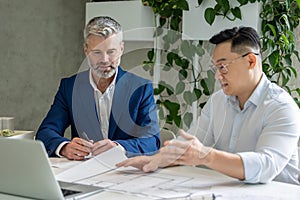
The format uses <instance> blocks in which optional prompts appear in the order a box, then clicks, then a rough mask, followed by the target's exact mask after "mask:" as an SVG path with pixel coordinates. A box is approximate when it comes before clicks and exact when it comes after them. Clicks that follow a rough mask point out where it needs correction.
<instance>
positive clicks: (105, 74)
mask: <svg viewBox="0 0 300 200" xmlns="http://www.w3.org/2000/svg"><path fill="white" fill-rule="evenodd" d="M95 72H96V75H97V76H98V77H99V78H111V77H112V76H113V75H114V74H115V73H116V69H114V68H113V69H111V70H110V71H109V72H99V71H97V70H96V71H95Z"/></svg>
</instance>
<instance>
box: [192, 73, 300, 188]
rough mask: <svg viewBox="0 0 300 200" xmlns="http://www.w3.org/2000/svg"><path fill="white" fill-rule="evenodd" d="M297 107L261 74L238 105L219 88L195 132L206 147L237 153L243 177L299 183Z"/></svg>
mask: <svg viewBox="0 0 300 200" xmlns="http://www.w3.org/2000/svg"><path fill="white" fill-rule="evenodd" d="M299 119H300V111H299V108H298V106H297V105H296V103H295V102H294V100H293V99H292V98H291V96H290V95H289V94H288V93H287V92H286V91H284V90H283V89H282V88H280V87H279V86H277V85H275V84H273V83H271V82H270V81H269V80H268V79H267V78H266V76H265V74H264V75H263V77H262V79H261V81H260V83H259V85H258V86H257V87H256V89H255V90H254V92H253V93H252V95H251V96H250V98H249V99H248V100H247V102H246V103H245V106H244V109H243V110H241V109H240V107H239V102H238V100H237V97H235V96H227V95H225V94H224V93H223V90H220V91H218V92H216V93H215V94H213V95H212V96H211V98H210V99H209V101H208V102H207V104H206V105H205V107H204V108H203V109H202V112H201V116H200V119H199V121H198V126H197V137H198V138H199V140H200V141H201V142H203V144H204V145H206V146H211V147H214V148H216V149H219V150H223V151H227V152H231V153H237V154H239V155H240V156H241V158H242V160H243V164H244V170H245V177H246V178H245V182H249V183H259V182H260V183H265V182H268V181H271V180H273V179H274V180H276V181H281V182H287V183H293V184H299V181H298V173H299V172H300V171H299V169H298V152H297V142H298V139H299V135H300V123H299Z"/></svg>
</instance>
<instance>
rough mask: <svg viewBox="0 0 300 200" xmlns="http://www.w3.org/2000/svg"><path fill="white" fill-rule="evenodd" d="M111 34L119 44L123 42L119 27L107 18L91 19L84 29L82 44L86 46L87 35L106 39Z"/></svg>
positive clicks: (115, 22) (114, 21)
mask: <svg viewBox="0 0 300 200" xmlns="http://www.w3.org/2000/svg"><path fill="white" fill-rule="evenodd" d="M113 34H117V35H118V37H119V39H120V42H122V40H123V33H122V27H121V25H120V24H119V23H118V22H117V21H116V20H114V19H112V18H110V17H108V16H99V17H94V18H93V19H91V20H90V21H89V22H88V23H87V25H86V26H85V28H84V33H83V37H84V42H85V43H86V44H87V39H88V36H89V35H97V36H101V37H105V38H108V37H110V36H111V35H113Z"/></svg>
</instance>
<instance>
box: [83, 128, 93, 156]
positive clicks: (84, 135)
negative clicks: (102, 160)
mask: <svg viewBox="0 0 300 200" xmlns="http://www.w3.org/2000/svg"><path fill="white" fill-rule="evenodd" d="M81 138H82V139H84V140H86V141H88V142H90V143H94V141H93V140H90V139H89V137H88V135H87V134H86V132H82V134H81ZM91 157H92V152H90V154H89V155H88V156H85V158H91Z"/></svg>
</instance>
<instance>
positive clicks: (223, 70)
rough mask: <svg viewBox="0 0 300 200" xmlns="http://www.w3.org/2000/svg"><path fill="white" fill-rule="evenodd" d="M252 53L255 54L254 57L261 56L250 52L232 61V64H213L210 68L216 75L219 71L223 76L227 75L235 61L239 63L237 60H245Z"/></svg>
mask: <svg viewBox="0 0 300 200" xmlns="http://www.w3.org/2000/svg"><path fill="white" fill-rule="evenodd" d="M251 53H253V54H254V55H257V56H258V55H259V54H258V53H254V52H248V53H245V54H243V55H241V56H239V57H237V58H235V59H233V60H231V61H230V62H228V63H226V64H220V65H214V64H212V65H211V66H210V68H211V69H212V71H213V72H214V73H216V72H217V71H219V72H220V73H221V74H227V72H228V69H227V68H228V65H230V64H232V63H234V62H235V61H237V60H238V59H240V58H244V57H245V56H248V55H249V54H251Z"/></svg>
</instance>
